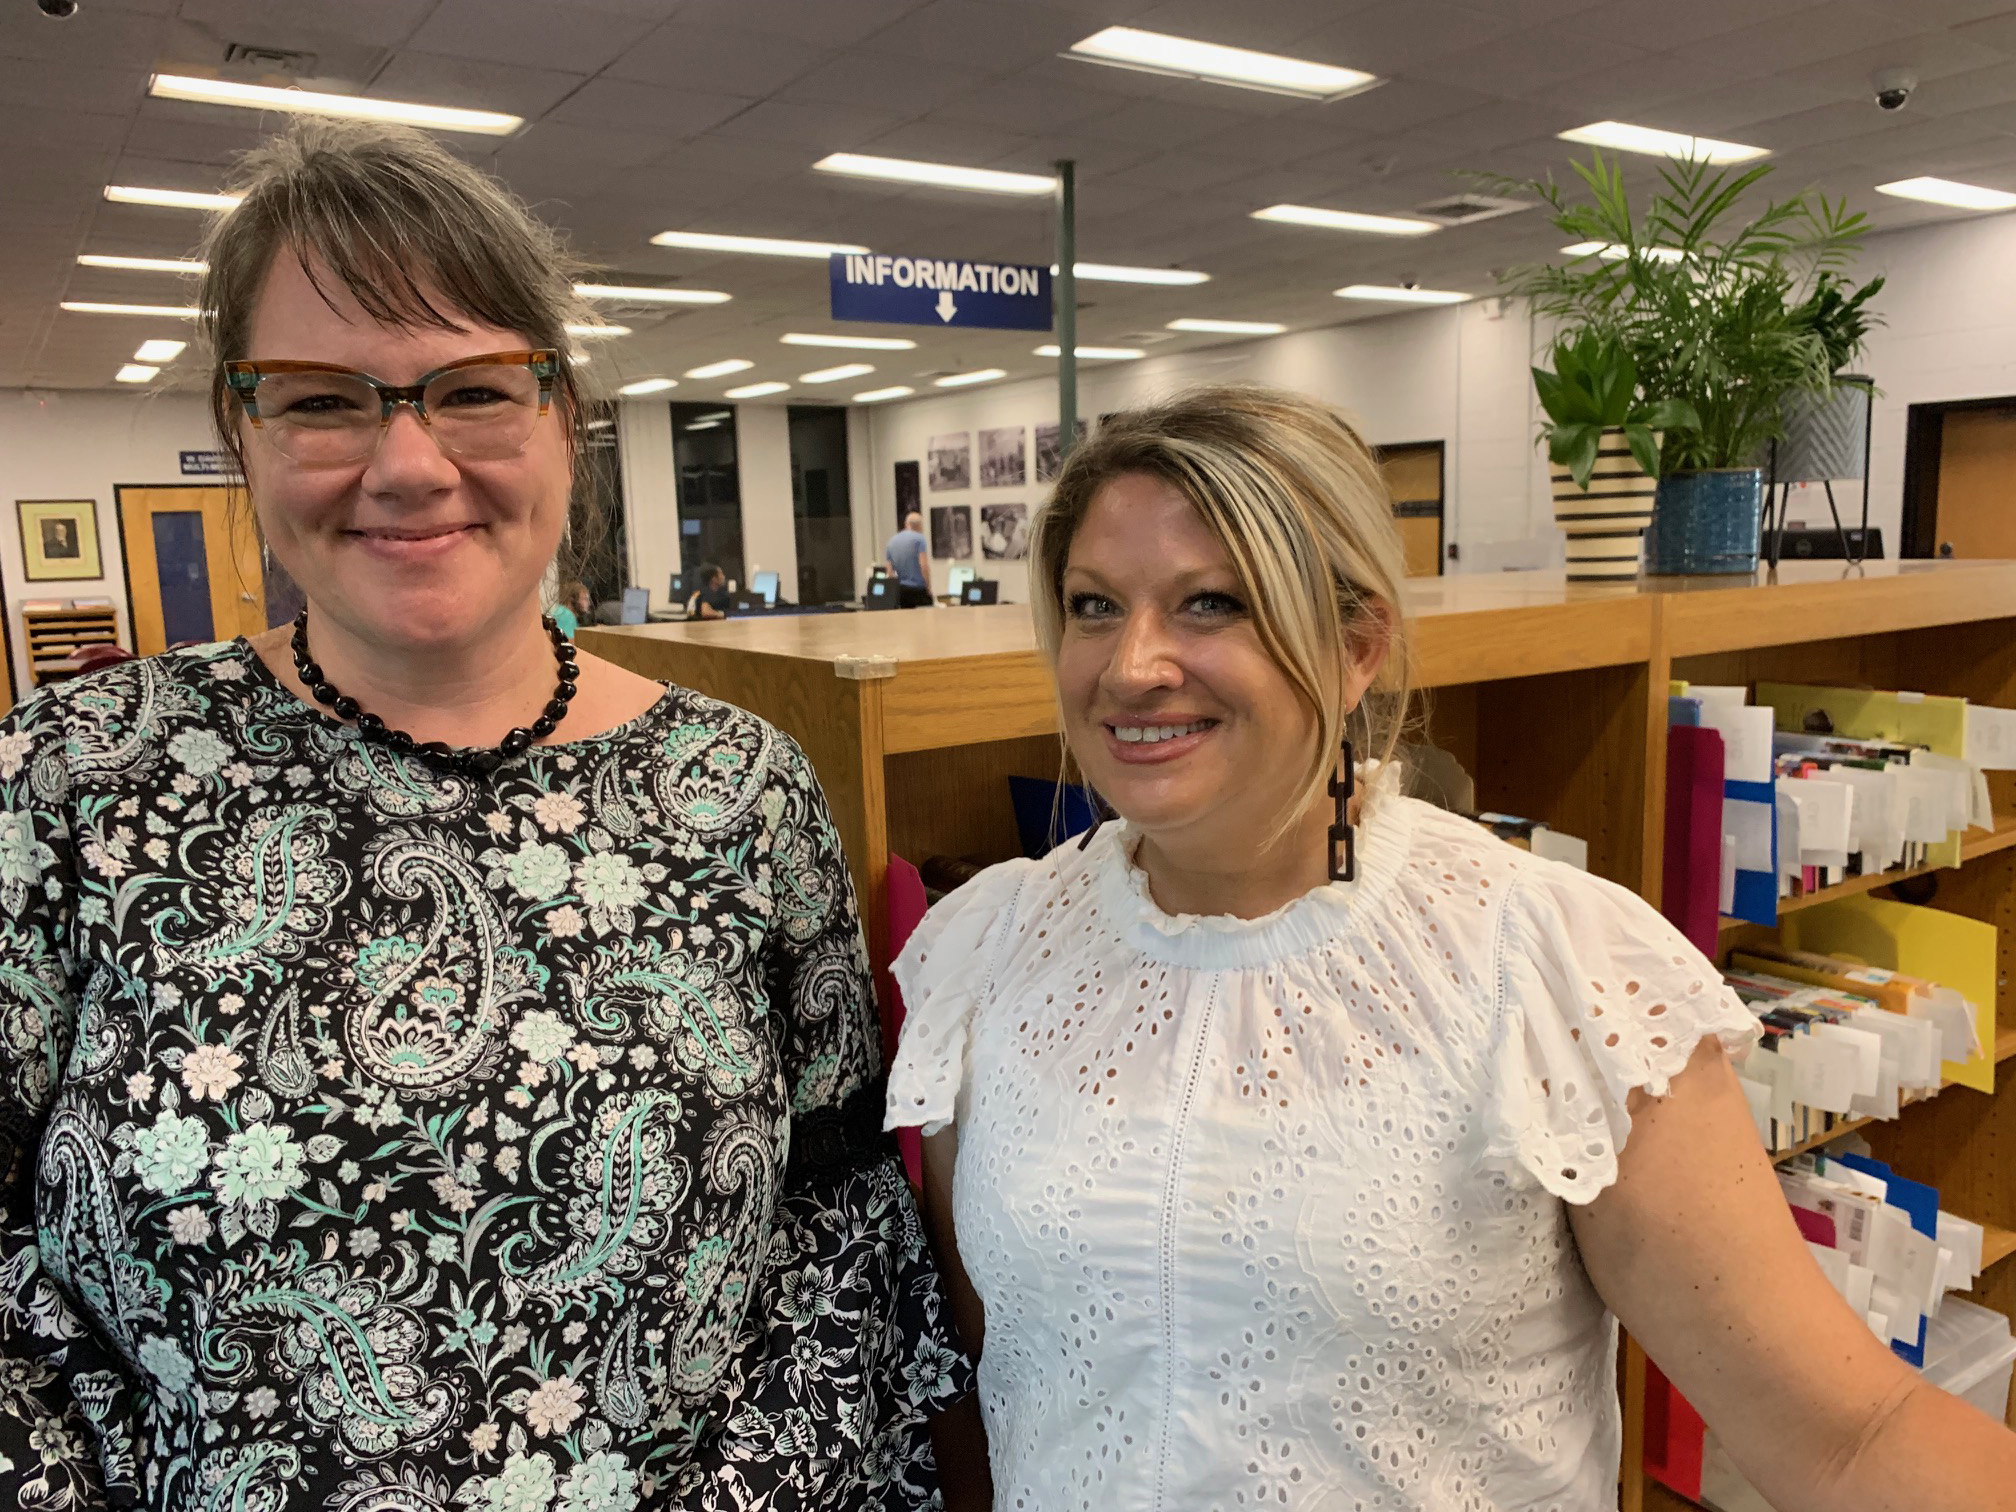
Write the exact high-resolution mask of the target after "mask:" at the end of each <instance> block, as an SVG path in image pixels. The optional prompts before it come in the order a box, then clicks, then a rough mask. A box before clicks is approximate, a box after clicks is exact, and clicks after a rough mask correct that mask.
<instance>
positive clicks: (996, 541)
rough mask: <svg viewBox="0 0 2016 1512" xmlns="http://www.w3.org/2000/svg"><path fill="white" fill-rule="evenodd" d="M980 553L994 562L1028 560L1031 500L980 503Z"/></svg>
mask: <svg viewBox="0 0 2016 1512" xmlns="http://www.w3.org/2000/svg"><path fill="white" fill-rule="evenodd" d="M980 555H981V556H982V557H983V558H985V559H986V560H987V561H990V562H1026V561H1027V560H1028V559H1029V506H1028V505H1027V504H982V505H981V506H980Z"/></svg>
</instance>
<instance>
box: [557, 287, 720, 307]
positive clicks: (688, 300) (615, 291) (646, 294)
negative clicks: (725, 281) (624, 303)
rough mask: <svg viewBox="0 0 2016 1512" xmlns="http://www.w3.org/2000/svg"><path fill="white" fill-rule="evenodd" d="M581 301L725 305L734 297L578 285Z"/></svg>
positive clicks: (703, 292)
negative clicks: (619, 300) (607, 300)
mask: <svg viewBox="0 0 2016 1512" xmlns="http://www.w3.org/2000/svg"><path fill="white" fill-rule="evenodd" d="M574 292H575V293H576V294H578V295H580V296H581V297H582V298H583V299H627V300H631V301H633V302H635V303H637V304H726V303H728V301H729V300H730V299H732V298H733V297H734V296H733V295H730V294H723V293H722V292H721V291H720V290H719V289H658V288H649V287H644V286H640V285H631V284H593V283H578V284H576V285H574Z"/></svg>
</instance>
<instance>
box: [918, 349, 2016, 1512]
mask: <svg viewBox="0 0 2016 1512" xmlns="http://www.w3.org/2000/svg"><path fill="white" fill-rule="evenodd" d="M1401 571H1402V569H1401V552H1400V546H1399V542H1398V540H1397V538H1396V535H1395V531H1394V528H1393V525H1392V523H1391V516H1390V514H1389V512H1388V505H1387V501H1386V496H1385V493H1384V491H1383V489H1382V487H1381V485H1380V482H1379V478H1378V473H1377V470H1376V468H1375V466H1374V463H1373V460H1372V458H1371V457H1370V456H1369V455H1368V453H1367V450H1366V448H1365V446H1364V444H1363V443H1362V442H1361V441H1360V440H1359V438H1358V437H1357V436H1356V435H1355V434H1354V433H1353V432H1352V431H1351V429H1350V428H1349V427H1348V426H1347V425H1346V424H1345V423H1344V422H1343V421H1342V420H1341V419H1339V418H1338V417H1337V416H1336V415H1335V414H1333V413H1332V412H1330V411H1329V410H1327V409H1325V408H1323V407H1322V406H1320V405H1318V404H1315V403H1313V402H1310V401H1307V400H1302V399H1298V398H1295V397H1293V396H1290V395H1286V394H1278V393H1271V392H1268V391H1265V390H1259V389H1244V388H1218V389H1205V390H1199V391H1196V392H1193V393H1190V394H1188V395H1185V396H1183V397H1180V398H1178V399H1175V400H1173V401H1171V402H1169V403H1166V404H1162V405H1159V406H1156V407H1153V408H1149V409H1144V410H1139V411H1135V412H1131V413H1128V414H1125V415H1122V416H1120V417H1119V418H1118V419H1117V420H1115V421H1113V422H1111V423H1109V424H1108V425H1105V426H1102V427H1101V428H1100V431H1099V434H1098V436H1097V438H1096V439H1095V440H1093V441H1092V442H1090V443H1089V444H1087V445H1085V446H1082V447H1080V448H1079V449H1078V450H1077V451H1075V452H1074V453H1073V454H1072V456H1071V458H1070V460H1069V462H1068V463H1067V465H1066V466H1065V468H1064V471H1063V474H1062V476H1061V477H1060V478H1059V479H1058V483H1057V492H1056V497H1055V500H1054V502H1053V503H1052V504H1051V505H1050V507H1049V508H1048V509H1047V510H1045V511H1044V513H1043V515H1042V516H1041V523H1040V525H1039V528H1038V532H1037V544H1036V550H1035V554H1034V559H1033V561H1032V563H1031V572H1030V579H1031V592H1032V597H1033V599H1034V602H1035V606H1036V616H1037V624H1038V627H1039V631H1040V635H1041V639H1042V643H1043V645H1044V647H1045V649H1046V650H1047V651H1048V653H1049V655H1050V657H1051V659H1052V661H1053V663H1054V665H1055V669H1056V677H1057V689H1058V698H1059V702H1060V706H1061V713H1062V720H1063V725H1064V731H1065V735H1066V738H1067V739H1068V741H1069V743H1070V748H1071V751H1072V754H1073V755H1074V756H1075V757H1076V759H1077V763H1078V765H1079V766H1080V767H1081V768H1082V769H1083V771H1084V773H1085V774H1086V776H1087V777H1088V779H1089V780H1090V781H1091V782H1092V784H1093V785H1094V787H1096V789H1097V790H1098V791H1099V793H1100V794H1101V795H1102V796H1103V797H1104V798H1105V800H1106V801H1107V803H1108V804H1110V805H1111V807H1112V809H1113V810H1115V811H1116V812H1117V814H1118V816H1119V821H1120V822H1118V823H1110V822H1109V823H1107V824H1105V825H1104V826H1102V827H1100V828H1099V829H1097V830H1096V831H1095V832H1094V833H1093V835H1092V836H1091V837H1090V838H1089V840H1088V841H1086V842H1084V843H1077V842H1074V843H1071V844H1067V845H1066V846H1064V847H1062V848H1060V849H1059V850H1057V851H1056V852H1054V853H1053V854H1051V855H1050V856H1049V857H1047V858H1045V859H1043V860H1039V861H1016V862H1010V863H1008V864H1006V865H1003V866H999V867H996V868H994V869H992V870H991V871H988V872H986V873H984V874H982V875H981V876H980V877H979V878H977V879H975V880H974V881H973V882H971V883H969V884H968V885H967V886H966V887H964V888H962V889H960V890H959V891H958V892H956V893H954V894H953V895H952V896H951V897H949V898H947V899H946V900H945V901H944V902H943V903H941V904H940V905H939V906H938V907H937V908H936V909H934V910H933V911H932V913H931V914H930V916H929V917H928V918H927V919H926V921H925V922H924V924H923V925H922V926H921V927H920V929H919V930H918V932H917V933H916V935H915V936H914V937H913V939H912V940H911V942H910V944H909V946H908V948H907V949H906V950H905V952H904V953H903V955H902V957H901V959H900V960H899V962H898V963H897V968H896V974H897V977H898V979H899V981H900V982H901V983H902V986H903V988H904V992H905V995H906V998H907V1000H908V1003H909V1008H910V1017H909V1022H908V1024H907V1026H906V1031H905V1036H904V1039H903V1043H902V1047H901V1049H900V1051H899V1053H898V1055H897V1059H896V1062H895V1065H894V1067H893V1069H892V1073H891V1079H890V1089H889V1119H890V1122H891V1124H892V1125H908V1124H922V1125H923V1126H924V1127H925V1128H926V1130H927V1131H928V1132H929V1137H928V1138H927V1140H926V1144H925V1148H926V1156H925V1168H926V1182H925V1191H926V1200H927V1216H928V1220H929V1221H930V1222H931V1223H932V1225H933V1226H934V1228H935V1230H936V1232H937V1234H938V1236H939V1239H940V1247H941V1251H942V1252H943V1253H944V1254H945V1255H946V1256H947V1257H948V1269H949V1270H951V1271H952V1272H953V1274H954V1276H955V1287H954V1306H955V1310H956V1312H957V1313H958V1315H959V1319H960V1323H961V1326H962V1328H963V1330H964V1331H965V1333H966V1342H967V1344H968V1346H969V1347H971V1348H974V1349H979V1350H981V1360H980V1384H981V1404H982V1408H983V1411H984V1415H985V1421H986V1437H987V1442H988V1446H989V1450H990V1454H991V1461H992V1474H993V1480H994V1491H995V1495H994V1505H996V1506H998V1507H1003V1508H1025V1507H1026V1508H1041V1509H1042V1512H1080V1509H1084V1512H1095V1509H1096V1512H1137V1509H1139V1512H1151V1509H1153V1512H1161V1509H1170V1512H1173V1509H1178V1508H1181V1509H1191V1508H1207V1507H1208V1508H1235V1507H1268V1508H1281V1509H1286V1512H1296V1509H1307V1512H1315V1509H1319V1508H1320V1509H1323V1512H1333V1509H1335V1512H1342V1509H1372V1508H1378V1509H1384V1512H1394V1509H1419V1512H1431V1509H1432V1512H1452V1509H1468V1512H1499V1509H1502V1512H1511V1509H1514V1508H1519V1509H1528V1508H1549V1509H1560V1512H1595V1509H1598V1508H1604V1507H1614V1506H1615V1505H1616V1499H1617V1470H1618V1454H1619V1439H1620V1424H1619V1408H1618V1402H1617V1392H1616V1376H1615V1368H1614V1366H1615V1361H1614V1351H1615V1345H1616V1337H1617V1334H1616V1323H1615V1321H1614V1319H1615V1318H1621V1319H1622V1320H1623V1321H1624V1323H1625V1324H1627V1325H1628V1326H1629V1327H1630V1328H1631V1329H1632V1331H1633V1332H1634V1333H1635V1334H1636V1335H1637V1336H1638V1337H1639V1338H1640V1339H1642V1340H1643V1341H1644V1343H1645V1345H1646V1347H1647V1349H1648V1350H1649V1351H1650V1352H1651V1354H1652V1356H1653V1357H1654V1358H1655V1359H1656V1360H1658V1362H1659V1363H1660V1364H1661V1366H1663V1367H1664V1368H1665V1369H1666V1370H1667V1372H1668V1373H1669V1374H1670V1375H1672V1376H1673V1377H1674V1379H1675V1380H1676V1381H1677V1382H1678V1384H1679V1385H1680V1386H1681V1387H1682V1389H1684V1390H1685V1391H1686V1393H1687V1394H1688V1396H1689V1397H1690V1398H1691V1399H1692V1400H1693V1401H1694V1403H1695V1404H1696V1405H1697V1406H1698V1407H1699V1408H1700V1409H1701V1410H1702V1412H1703V1413H1704V1414H1705V1415H1706V1417H1707V1418H1708V1421H1709V1422H1710V1424H1711V1425H1712V1426H1713V1427H1714V1428H1715V1430H1716V1432H1717V1433H1718V1434H1720V1435H1722V1436H1723V1437H1724V1438H1725V1439H1726V1441H1727V1442H1728V1443H1729V1445H1730V1448H1731V1451H1732V1452H1733V1454H1734V1455H1735V1457H1736V1459H1737V1461H1738V1462H1739V1463H1740V1464H1741V1465H1742V1466H1743V1468H1744V1469H1745V1470H1746V1472H1747V1473H1748V1474H1749V1475H1750V1476H1751V1478H1752V1480H1753V1481H1754V1482H1755V1483H1756V1484H1757V1486H1758V1487H1759V1488H1760V1489H1761V1490H1762V1491H1763V1492H1764V1494H1765V1495H1766V1496H1768V1497H1769V1498H1770V1500H1771V1502H1772V1504H1773V1505H1774V1506H1776V1507H1778V1508H1780V1509H1781V1512H1795V1509H1812V1512H1822V1509H1826V1512H1844V1509H1867V1512H1874V1509H1877V1508H1897V1509H1901V1508H1905V1507H1910V1508H1914V1509H1931V1508H1950V1509H1954V1512H1958V1509H1961V1508H1980V1507H1986V1506H1990V1505H2004V1504H2005V1501H2004V1499H2005V1498H2006V1496H2007V1488H2008V1487H2009V1485H2011V1484H2012V1483H2016V1437H2012V1436H2011V1435H2009V1434H2008V1433H2006V1432H2005V1431H2004V1430H2003V1429H2002V1428H2001V1427H2000V1426H1999V1425H1997V1424H1994V1423H1991V1422H1990V1421H1989V1420H1988V1419H1987V1418H1985V1417H1983V1416H1981V1415H1980V1414H1979V1413H1977V1412H1975V1411H1974V1410H1973V1409H1972V1408H1970V1407H1967V1406H1966V1405H1964V1404H1962V1403H1960V1402H1958V1401H1956V1400H1954V1399H1953V1398H1950V1397H1947V1396H1944V1395H1942V1394H1941V1393H1939V1392H1937V1391H1935V1390H1932V1389H1930V1388H1928V1387H1926V1386H1924V1385H1923V1384H1922V1383H1921V1382H1920V1381H1919V1379H1918V1378H1917V1376H1916V1375H1915V1374H1914V1373H1913V1372H1912V1371H1910V1370H1909V1369H1907V1368H1906V1367H1905V1366H1904V1365H1902V1364H1901V1363H1900V1362H1899V1361H1898V1360H1897V1359H1896V1358H1895V1357H1894V1356H1892V1355H1891V1354H1890V1353H1889V1352H1888V1351H1887V1350H1886V1349H1884V1348H1883V1347H1882V1346H1881V1345H1880V1344H1879V1343H1877V1341H1876V1340H1875V1339H1874V1338H1873V1337H1872V1336H1871V1335H1870V1332H1869V1330H1868V1329H1867V1328H1866V1327H1865V1326H1864V1325H1863V1324H1862V1322H1861V1321H1860V1320H1859V1319H1858V1318H1856V1317H1855V1316H1853V1315H1852V1314H1851V1313H1850V1312H1849V1310H1848V1309H1847V1307H1846V1306H1845V1305H1844V1304H1843V1303H1842V1302H1841V1301H1840V1300H1839V1298H1838V1297H1837V1296H1836V1295H1835V1293H1834V1292H1833V1291H1832V1289H1831V1288H1830V1287H1829V1286H1828V1285H1827V1283H1826V1281H1825V1280H1824V1279H1823V1278H1822V1276H1821V1274H1820V1272H1819V1270H1818V1268H1817V1267H1816V1266H1815V1264H1814V1262H1813V1261H1812V1259H1811V1258H1810V1257H1809V1255H1808V1254H1807V1252H1806V1250H1805V1248H1804V1246H1803V1245H1802V1244H1801V1242H1800V1240H1799V1236H1798V1234H1797V1232H1796V1231H1795V1229H1794V1228H1793V1225H1792V1222H1791V1219H1790V1217H1789V1216H1788V1214H1787V1211H1786V1207H1785V1203H1784V1201H1783V1199H1782V1198H1781V1197H1780V1196H1779V1193H1778V1188H1777V1186H1776V1184H1775V1182H1774V1181H1773V1180H1772V1174H1771V1168H1770V1166H1769V1164H1768V1162H1767V1161H1766V1159H1765V1156H1764V1153H1763V1151H1762V1150H1761V1149H1760V1148H1759V1146H1758V1142H1757V1137H1756V1132H1755V1129H1754V1126H1753V1125H1752V1123H1751V1120H1750V1116H1749V1112H1748V1109H1747V1106H1746V1104H1745V1102H1744V1099H1743V1098H1742V1096H1741V1095H1740V1092H1739V1091H1738V1089H1737V1087H1736V1083H1735V1079H1734V1077H1733V1076H1732V1074H1731V1072H1730V1070H1729V1066H1728V1058H1729V1057H1730V1056H1731V1055H1734V1054H1740V1053H1742V1052H1743V1051H1745V1050H1746V1049H1748V1048H1749V1046H1750V1045H1751V1042H1752V1040H1753V1038H1754V1035H1755V1032H1756V1031H1755V1025H1754V1021H1753V1019H1752V1017H1751V1015H1750V1014H1749V1013H1748V1012H1746V1011H1745V1010H1744V1009H1743V1008H1742V1006H1741V1005H1740V1004H1739V1003H1737V1001H1736V1000H1735V999H1734V997H1733V996H1732V995H1730V994H1729V993H1728V992H1726V991H1725V990H1724V989H1723V988H1722V986H1721V983H1720V981H1719V979H1718V977H1717V975H1716V972H1715V970H1714V968H1713V967H1712V966H1711V965H1710V964H1709V963H1708V962H1707V961H1706V960H1704V959H1703V958H1702V957H1701V956H1700V955H1699V954H1697V953H1696V952H1695V951H1694V950H1692V949H1691V948H1689V947H1688V945H1687V944H1686V943H1685V942H1684V941H1683V940H1682V939H1681V937H1680V936H1679V935H1678V934H1677V933H1675V931H1674V930H1672V929H1671V928H1669V927H1668V926H1667V924H1666V923H1665V922H1664V921H1663V920H1662V919H1661V918H1660V917H1659V916H1658V915H1657V914H1656V913H1655V912H1653V910H1652V909H1650V908H1649V907H1647V906H1646V905H1645V904H1644V903H1642V902H1641V901H1639V900H1638V899H1637V898H1635V897H1634V896H1632V895H1631V894H1629V893H1627V892H1625V891H1624V890H1623V889H1621V888H1618V887H1615V886H1612V885H1610V884H1608V883H1606V882H1602V881H1599V880H1597V879H1595V878H1593V877H1590V876H1587V875H1584V874H1582V873H1580V872H1576V871H1573V870H1570V869H1568V868H1566V867H1563V866H1559V865H1556V864H1552V863H1549V862H1546V861H1542V860H1538V859H1536V858H1534V857H1532V856H1530V855H1528V854H1526V853H1524V852H1521V851H1517V850H1514V849H1512V848H1511V847H1509V846H1506V845H1503V844H1500V843H1499V842H1497V841H1496V840H1494V839H1492V838H1490V837H1489V836H1488V835H1487V834H1486V833H1485V832H1484V831H1482V830H1481V829H1479V828H1478V827H1476V826H1475V825H1473V824H1471V823H1469V822H1468V821H1466V820H1463V819H1461V818H1458V817H1455V816H1453V815H1449V814H1445V813H1443V812H1440V811H1439V810H1436V809H1433V808H1430V807H1428V806H1427V805H1425V804H1422V803H1419V802H1416V801H1413V800H1411V799H1408V798H1406V797H1404V796H1402V795H1401V793H1400V791H1399V789H1398V786H1397V783H1396V781H1395V770H1394V766H1393V752H1394V746H1395V734H1396V731H1397V729H1398V721H1399V719H1400V717H1401V715H1402V713H1403V710H1404V703H1405V676H1404V668H1405V665H1406V625H1405V623H1404V621H1403V619H1402V617H1401V615H1400V612H1399V605H1400V602H1401V600H1400V579H1401ZM1354 779H1355V783H1354ZM953 1260H956V1261H957V1262H959V1263H957V1264H950V1263H949V1262H950V1261H953ZM1613 1315H1614V1317H1613ZM983 1345H984V1348H983ZM949 1468H950V1467H949V1466H948V1469H949ZM962 1468H965V1469H977V1466H964V1467H962ZM977 1494H978V1495H979V1496H981V1497H982V1498H983V1499H984V1496H985V1488H984V1485H983V1486H981V1487H980V1488H979V1489H978V1491H977ZM976 1504H977V1503H976Z"/></svg>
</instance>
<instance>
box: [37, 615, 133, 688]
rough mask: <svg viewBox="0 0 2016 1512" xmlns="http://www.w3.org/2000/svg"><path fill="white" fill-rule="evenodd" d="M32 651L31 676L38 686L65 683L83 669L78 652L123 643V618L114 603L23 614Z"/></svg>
mask: <svg viewBox="0 0 2016 1512" xmlns="http://www.w3.org/2000/svg"><path fill="white" fill-rule="evenodd" d="M21 631H22V636H23V640H24V643H25V645H26V646H27V650H28V676H29V677H30V679H31V680H32V681H33V682H34V684H35V685H36V686H37V687H40V686H41V685H42V684H43V683H51V682H61V681H62V680H63V679H64V678H66V677H74V676H76V674H77V672H78V671H79V670H80V669H79V667H78V666H77V661H76V656H77V653H78V652H79V651H80V650H82V649H83V648H84V647H86V646H116V645H118V644H119V619H118V615H117V614H116V613H115V612H114V610H113V608H112V606H111V605H110V604H103V605H90V606H84V607H73V606H71V605H67V604H66V605H63V606H62V607H60V608H53V609H32V608H26V607H24V608H23V609H22V611H21Z"/></svg>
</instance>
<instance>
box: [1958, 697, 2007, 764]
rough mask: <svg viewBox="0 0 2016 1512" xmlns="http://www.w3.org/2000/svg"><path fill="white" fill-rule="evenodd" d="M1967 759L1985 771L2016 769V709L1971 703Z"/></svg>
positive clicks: (1968, 714)
mask: <svg viewBox="0 0 2016 1512" xmlns="http://www.w3.org/2000/svg"><path fill="white" fill-rule="evenodd" d="M1964 749H1965V750H1966V752H1967V759H1968V760H1969V761H1971V762H1973V763H1974V765H1976V766H1977V767H1979V768H1981V770H1982V771H1984V772H2009V771H2016V709H1990V708H1986V707H1984V706H1982V705H1980V704H1969V705H1968V706H1967V743H1966V746H1965V748H1964Z"/></svg>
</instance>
